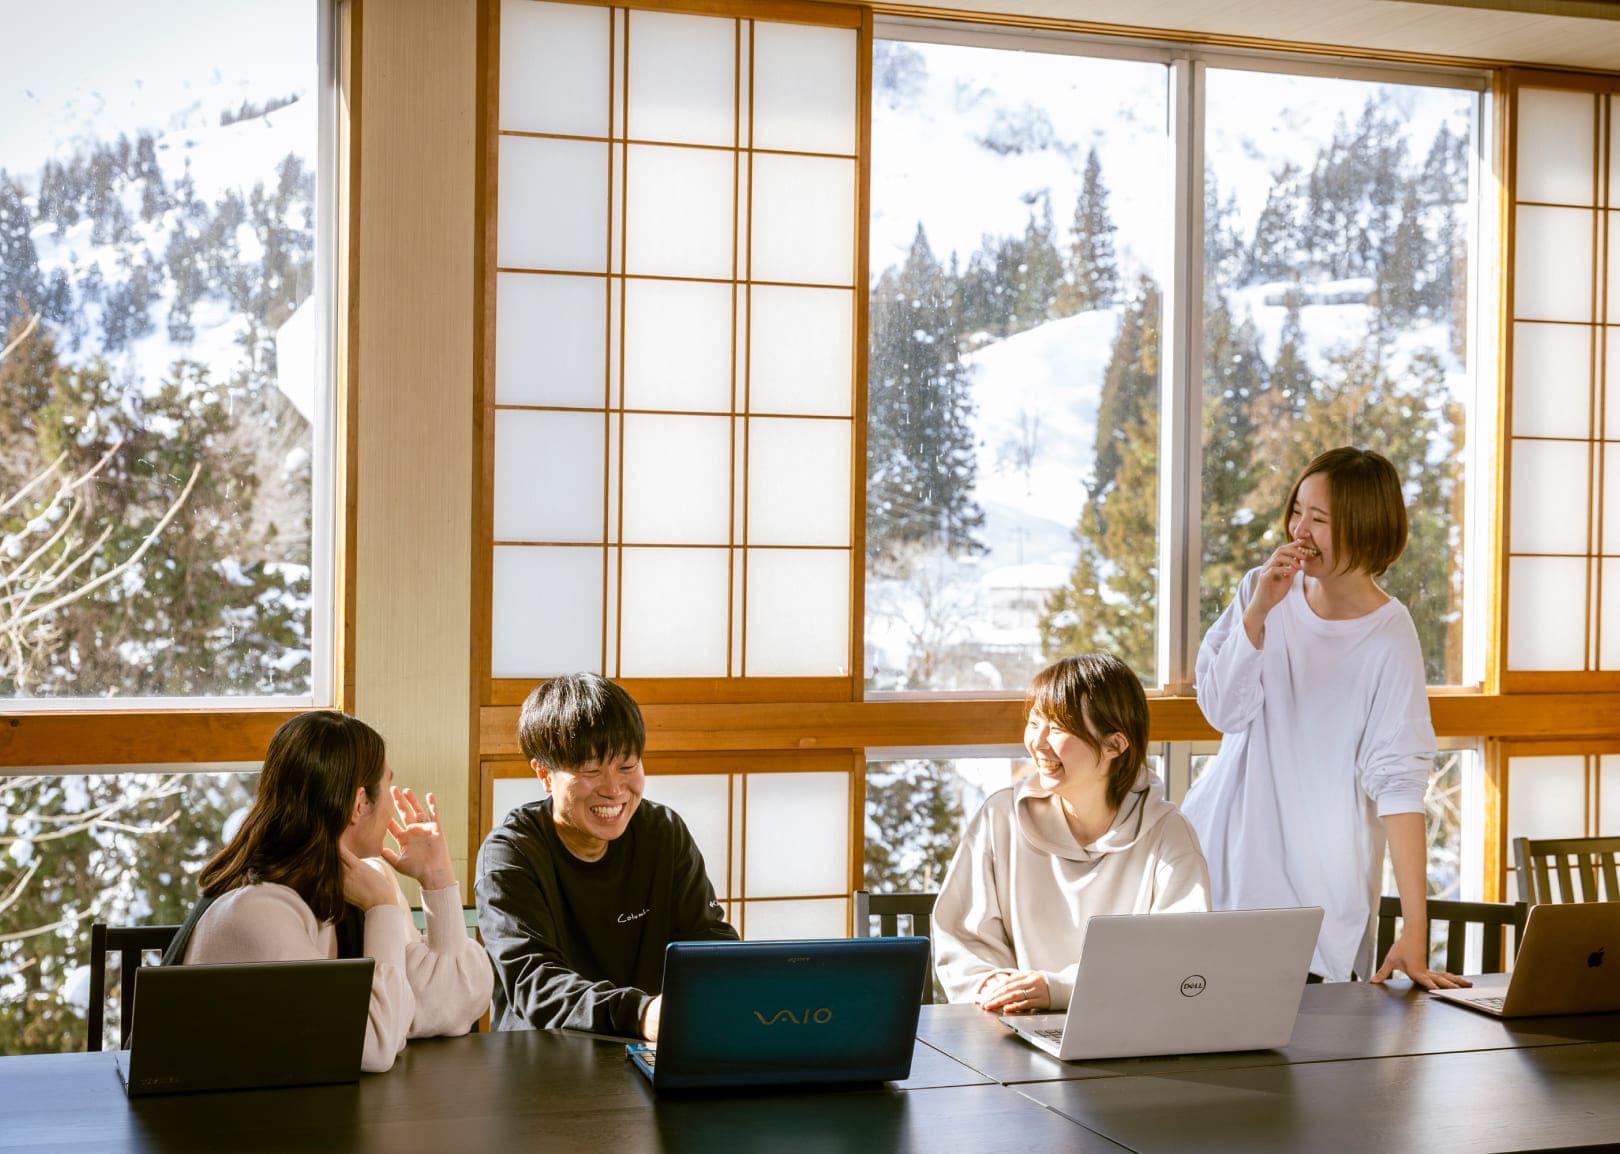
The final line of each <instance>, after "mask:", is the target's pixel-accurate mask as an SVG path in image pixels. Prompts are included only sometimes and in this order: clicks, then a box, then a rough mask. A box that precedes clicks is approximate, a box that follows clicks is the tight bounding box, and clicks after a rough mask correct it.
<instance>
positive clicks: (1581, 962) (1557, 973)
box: [1430, 902, 1620, 1018]
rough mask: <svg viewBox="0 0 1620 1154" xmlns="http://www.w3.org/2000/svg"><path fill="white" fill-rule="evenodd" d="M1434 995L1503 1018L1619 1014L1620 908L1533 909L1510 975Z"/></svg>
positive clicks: (1602, 905)
mask: <svg viewBox="0 0 1620 1154" xmlns="http://www.w3.org/2000/svg"><path fill="white" fill-rule="evenodd" d="M1430 992H1431V993H1432V994H1433V995H1434V996H1435V997H1437V998H1440V999H1441V1000H1443V1001H1447V1002H1455V1003H1456V1004H1457V1005H1459V1006H1467V1007H1468V1008H1469V1009H1470V1010H1478V1011H1480V1012H1481V1013H1484V1014H1495V1015H1496V1016H1497V1017H1499V1018H1534V1017H1542V1016H1548V1015H1552V1014H1601V1013H1613V1012H1615V1011H1617V1010H1620V902H1570V903H1567V904H1559V905H1540V906H1531V907H1530V916H1529V918H1528V919H1527V920H1526V921H1525V923H1524V937H1523V938H1522V939H1521V941H1520V942H1519V953H1518V956H1517V957H1516V958H1515V959H1514V962H1513V972H1512V973H1511V974H1486V975H1485V976H1484V977H1483V978H1476V979H1474V985H1473V987H1472V988H1470V989H1466V990H1432V991H1430Z"/></svg>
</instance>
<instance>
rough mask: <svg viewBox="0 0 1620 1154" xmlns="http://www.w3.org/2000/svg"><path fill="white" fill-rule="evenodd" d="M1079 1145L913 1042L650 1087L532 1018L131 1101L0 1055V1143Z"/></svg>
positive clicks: (47, 1151)
mask: <svg viewBox="0 0 1620 1154" xmlns="http://www.w3.org/2000/svg"><path fill="white" fill-rule="evenodd" d="M950 1149H956V1150H964V1151H981V1150H983V1151H998V1150H1004V1151H1018V1152H1025V1151H1027V1152H1029V1154H1036V1152H1039V1151H1053V1152H1058V1151H1079V1152H1082V1154H1120V1151H1121V1149H1122V1148H1121V1147H1119V1146H1117V1145H1115V1144H1114V1143H1112V1142H1110V1141H1108V1140H1107V1139H1104V1138H1101V1137H1098V1136H1097V1135H1095V1134H1092V1133H1090V1132H1089V1131H1087V1130H1085V1129H1084V1128H1083V1127H1081V1126H1079V1125H1077V1124H1076V1123H1074V1122H1073V1121H1070V1120H1068V1119H1066V1118H1064V1117H1063V1116H1062V1115H1060V1114H1058V1113H1056V1112H1054V1111H1051V1110H1048V1109H1046V1108H1045V1107H1043V1106H1042V1105H1040V1104H1039V1103H1037V1102H1035V1101H1033V1100H1031V1099H1029V1098H1027V1097H1025V1096H1023V1095H1020V1094H1018V1093H1016V1092H1014V1091H1011V1090H1009V1089H1007V1088H1006V1087H1004V1086H1000V1085H998V1084H996V1083H995V1082H994V1081H992V1080H991V1079H989V1078H987V1077H985V1076H984V1075H982V1074H979V1073H977V1072H976V1071H974V1070H971V1069H969V1068H968V1067H966V1066H964V1065H962V1064H961V1063H959V1062H956V1061H955V1060H953V1059H951V1058H949V1057H947V1056H945V1055H944V1054H941V1053H940V1052H939V1051H938V1050H935V1049H933V1048H932V1047H930V1046H927V1045H924V1044H923V1043H921V1042H919V1043H917V1051H916V1056H915V1059H914V1061H913V1063H912V1072H911V1077H910V1078H908V1079H907V1080H906V1081H904V1082H898V1083H892V1084H889V1085H887V1086H883V1087H876V1088H863V1089H855V1090H844V1091H819V1092H797V1093H750V1094H724V1095H713V1096H701V1097H684V1098H679V1099H666V1100H660V1099H657V1098H655V1097H654V1095H653V1093H652V1089H651V1087H650V1086H649V1085H648V1084H647V1082H646V1080H645V1079H643V1078H642V1077H641V1075H640V1074H638V1073H637V1072H636V1071H635V1070H634V1069H632V1068H631V1067H630V1065H629V1063H628V1062H627V1061H626V1059H625V1057H624V1046H623V1044H622V1043H619V1042H610V1041H604V1040H599V1039H594V1038H591V1037H587V1036H581V1035H576V1034H567V1033H559V1032H548V1031H534V1032H527V1031H524V1032H514V1033H498V1034H473V1035H469V1036H468V1037H464V1038H442V1039H432V1040H426V1041H418V1042H412V1043H411V1044H410V1045H409V1046H407V1047H406V1049H405V1052H404V1053H403V1054H402V1055H400V1059H399V1061H398V1063H396V1065H395V1067H394V1069H393V1070H392V1071H390V1072H389V1073H387V1074H379V1075H367V1076H364V1077H362V1078H361V1080H360V1081H359V1083H357V1084H353V1085H346V1086H314V1087H302V1088H296V1089H284V1090H259V1091H249V1092H243V1093H217V1094H181V1095H174V1096H171V1097H156V1098H143V1099H136V1100H134V1101H131V1100H130V1099H128V1098H126V1097H125V1096H124V1091H123V1087H122V1085H121V1084H120V1083H119V1081H118V1075H117V1073H116V1072H115V1070H114V1068H113V1055H111V1054H45V1055H37V1056H29V1057H15V1058H0V1151H11V1150H26V1151H31V1152H35V1154H65V1152H67V1151H98V1152H104V1154H122V1152H135V1151H140V1152H146V1151H163V1152H166V1154H167V1152H174V1154H190V1152H193V1151H197V1152H201V1151H208V1152H210V1154H212V1152H215V1151H244V1152H261V1151H262V1152H272V1151H274V1152H280V1151H289V1152H290V1151H303V1150H310V1151H317V1150H318V1151H323V1152H325V1151H333V1152H344V1151H354V1152H365V1154H370V1152H376V1154H413V1152H415V1151H422V1152H424V1154H481V1152H483V1151H500V1152H503V1154H504V1152H508V1151H525V1152H526V1151H534V1150H559V1151H563V1150H566V1151H592V1150H602V1151H611V1152H612V1154H641V1152H644V1151H645V1152H670V1151H675V1152H683V1154H684V1152H688V1151H690V1152H694V1154H696V1152H702V1154H714V1152H720V1151H730V1150H771V1151H784V1152H787V1154H792V1152H794V1151H805V1152H807V1154H808V1152H812V1151H842V1150H862V1151H865V1150H871V1151H880V1152H881V1151H918V1152H921V1151H940V1150H950Z"/></svg>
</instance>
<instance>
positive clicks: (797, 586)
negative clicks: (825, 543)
mask: <svg viewBox="0 0 1620 1154" xmlns="http://www.w3.org/2000/svg"><path fill="white" fill-rule="evenodd" d="M849 565H850V556H849V551H848V550H845V549H836V550H835V549H825V550H808V549H750V550H748V609H747V639H746V644H747V647H748V653H747V661H748V664H747V670H748V675H749V676H750V677H847V676H848V675H849Z"/></svg>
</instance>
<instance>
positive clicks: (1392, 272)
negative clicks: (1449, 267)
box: [1375, 183, 1430, 331]
mask: <svg viewBox="0 0 1620 1154" xmlns="http://www.w3.org/2000/svg"><path fill="white" fill-rule="evenodd" d="M1428 250H1429V242H1428V238H1427V237H1426V236H1425V235H1424V231H1423V213H1422V212H1421V211H1420V208H1419V202H1418V189H1417V186H1416V184H1415V183H1413V184H1410V185H1408V186H1407V189H1406V193H1405V196H1404V197H1403V198H1402V201H1401V214H1400V222H1399V223H1398V224H1397V225H1396V226H1395V235H1394V236H1393V237H1392V238H1391V240H1390V247H1389V251H1388V253H1387V254H1386V255H1385V256H1384V258H1383V260H1382V261H1381V262H1380V263H1379V266H1378V281H1377V289H1376V295H1377V306H1378V307H1377V312H1376V314H1375V315H1376V318H1377V321H1378V324H1379V325H1380V326H1381V327H1382V328H1383V329H1384V330H1385V331H1393V330H1396V329H1402V328H1405V327H1407V326H1408V325H1411V324H1413V323H1414V322H1415V321H1417V320H1418V319H1419V318H1420V317H1421V316H1422V314H1423V313H1424V312H1425V311H1426V310H1425V308H1424V305H1425V303H1426V302H1425V300H1424V296H1425V293H1424V290H1425V288H1426V287H1427V285H1426V284H1425V281H1426V280H1427V278H1428V273H1429V266H1430V259H1429V252H1428Z"/></svg>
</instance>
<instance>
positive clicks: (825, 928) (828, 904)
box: [743, 898, 849, 942]
mask: <svg viewBox="0 0 1620 1154" xmlns="http://www.w3.org/2000/svg"><path fill="white" fill-rule="evenodd" d="M743 906H744V907H745V910H746V912H745V913H744V915H743V918H744V920H743V924H744V926H746V927H747V928H746V929H745V930H744V932H743V933H744V937H746V938H747V939H748V940H749V941H751V942H780V941H789V940H792V939H795V938H847V937H848V936H849V899H848V898H822V899H821V900H819V901H789V902H744V903H743Z"/></svg>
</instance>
